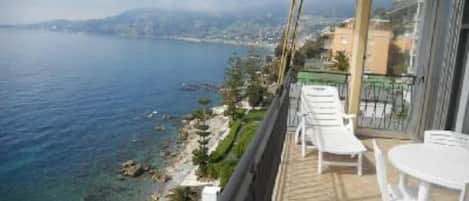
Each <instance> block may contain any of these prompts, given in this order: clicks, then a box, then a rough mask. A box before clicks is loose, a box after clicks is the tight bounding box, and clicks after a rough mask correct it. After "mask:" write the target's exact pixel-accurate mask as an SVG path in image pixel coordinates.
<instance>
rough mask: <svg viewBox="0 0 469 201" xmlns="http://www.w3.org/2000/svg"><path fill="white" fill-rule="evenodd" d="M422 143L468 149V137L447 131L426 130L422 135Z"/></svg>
mask: <svg viewBox="0 0 469 201" xmlns="http://www.w3.org/2000/svg"><path fill="white" fill-rule="evenodd" d="M424 143H425V144H436V145H442V146H456V147H461V148H464V149H469V135H465V134H462V133H457V132H454V131H447V130H428V131H425V133H424Z"/></svg>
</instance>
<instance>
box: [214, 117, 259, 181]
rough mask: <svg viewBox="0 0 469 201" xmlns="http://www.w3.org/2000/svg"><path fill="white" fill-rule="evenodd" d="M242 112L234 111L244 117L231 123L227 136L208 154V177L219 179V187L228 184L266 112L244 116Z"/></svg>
mask: <svg viewBox="0 0 469 201" xmlns="http://www.w3.org/2000/svg"><path fill="white" fill-rule="evenodd" d="M244 111H245V110H243V109H238V110H237V111H236V113H238V114H244V115H243V116H242V117H240V118H239V119H237V120H235V121H233V122H232V123H231V126H230V132H229V133H228V135H227V136H226V137H225V139H223V141H221V142H220V144H219V145H218V147H217V148H216V150H215V151H214V152H212V154H210V160H209V165H208V176H209V177H210V178H214V179H220V184H221V186H224V185H225V184H226V183H227V182H228V180H229V178H230V176H231V174H232V173H233V171H234V169H235V167H236V165H237V164H238V161H239V159H240V158H241V156H242V155H243V153H244V151H245V150H246V148H247V146H248V145H249V143H250V142H251V140H252V138H253V137H254V136H255V133H256V130H257V127H258V126H259V123H260V121H261V120H262V119H263V117H264V114H265V112H266V110H264V109H263V110H251V111H249V112H248V113H247V114H245V112H244Z"/></svg>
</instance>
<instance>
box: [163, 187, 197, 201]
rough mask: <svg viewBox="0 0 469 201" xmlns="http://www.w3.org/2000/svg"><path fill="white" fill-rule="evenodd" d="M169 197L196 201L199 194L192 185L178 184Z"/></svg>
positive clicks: (174, 199)
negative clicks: (193, 189) (183, 185)
mask: <svg viewBox="0 0 469 201" xmlns="http://www.w3.org/2000/svg"><path fill="white" fill-rule="evenodd" d="M167 197H168V199H169V201H196V200H197V197H198V196H197V193H196V192H194V191H192V189H191V188H190V187H187V186H186V187H182V186H178V187H176V188H174V189H172V190H171V191H170V193H169V195H168V196H167Z"/></svg>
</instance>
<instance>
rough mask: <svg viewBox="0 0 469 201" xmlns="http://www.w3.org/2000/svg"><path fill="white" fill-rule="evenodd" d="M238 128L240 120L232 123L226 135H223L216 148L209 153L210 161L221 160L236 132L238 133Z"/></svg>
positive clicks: (230, 146)
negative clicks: (223, 137)
mask: <svg viewBox="0 0 469 201" xmlns="http://www.w3.org/2000/svg"><path fill="white" fill-rule="evenodd" d="M240 128H241V121H239V120H237V121H234V123H232V126H231V128H230V132H229V133H228V135H227V136H226V137H225V139H223V140H222V141H221V142H220V144H218V146H217V148H216V149H215V150H214V151H213V152H212V153H211V154H210V159H209V161H210V163H216V162H218V161H220V160H222V159H223V158H224V157H225V156H226V155H227V154H228V152H229V151H230V150H231V148H232V147H233V144H234V140H235V139H236V134H237V133H238V131H239V129H240Z"/></svg>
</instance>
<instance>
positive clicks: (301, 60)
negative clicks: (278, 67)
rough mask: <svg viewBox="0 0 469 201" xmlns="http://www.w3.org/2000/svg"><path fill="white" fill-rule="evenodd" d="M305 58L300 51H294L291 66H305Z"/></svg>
mask: <svg viewBox="0 0 469 201" xmlns="http://www.w3.org/2000/svg"><path fill="white" fill-rule="evenodd" d="M305 61H306V57H305V54H304V53H303V52H302V51H298V50H297V51H296V53H295V57H294V58H293V64H294V65H295V66H303V65H305Z"/></svg>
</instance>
